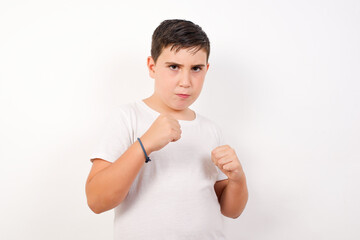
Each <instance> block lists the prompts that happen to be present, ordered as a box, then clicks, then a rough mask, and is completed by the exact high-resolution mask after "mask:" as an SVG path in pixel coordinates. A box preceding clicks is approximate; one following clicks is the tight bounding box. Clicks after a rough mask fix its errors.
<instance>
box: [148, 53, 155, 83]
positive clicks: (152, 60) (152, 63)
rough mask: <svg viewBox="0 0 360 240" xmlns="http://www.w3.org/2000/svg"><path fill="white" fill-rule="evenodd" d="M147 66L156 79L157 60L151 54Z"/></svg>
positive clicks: (152, 76)
mask: <svg viewBox="0 0 360 240" xmlns="http://www.w3.org/2000/svg"><path fill="white" fill-rule="evenodd" d="M147 67H148V69H149V76H150V77H151V78H154V79H155V62H154V59H153V58H152V57H151V56H149V57H148V58H147Z"/></svg>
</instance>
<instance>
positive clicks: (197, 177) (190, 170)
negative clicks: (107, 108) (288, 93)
mask: <svg viewBox="0 0 360 240" xmlns="http://www.w3.org/2000/svg"><path fill="white" fill-rule="evenodd" d="M159 115H160V114H159V113H158V112H156V111H155V110H153V109H152V108H150V107H149V106H148V105H146V104H145V103H144V102H143V101H142V100H138V101H135V102H133V103H129V104H123V105H121V106H119V107H116V108H115V109H114V112H113V113H111V114H110V118H109V121H108V123H107V125H106V127H105V131H104V134H103V137H102V138H101V140H100V142H99V144H98V145H97V148H96V149H95V151H94V152H93V154H92V155H91V158H90V159H94V158H101V159H104V160H107V161H109V162H114V161H116V160H117V159H118V158H119V157H120V156H121V155H122V154H123V153H124V152H125V151H126V150H127V149H128V148H129V147H130V146H131V145H132V144H133V143H134V142H135V141H137V138H138V137H141V136H142V135H143V134H144V133H145V132H146V131H147V130H148V129H149V127H150V126H151V124H152V123H153V122H154V121H155V119H156V118H157V117H158V116H159ZM179 124H180V126H181V131H182V134H181V138H180V139H179V140H178V141H176V142H171V143H169V144H168V145H166V146H165V147H164V148H162V149H161V150H159V151H155V152H152V153H151V154H150V155H149V157H150V159H151V161H150V162H148V163H144V165H143V167H142V168H141V169H140V172H139V174H138V175H137V177H136V178H135V180H134V182H133V184H132V186H131V188H130V190H129V193H128V194H127V196H126V198H125V199H124V200H123V202H121V203H120V204H119V205H118V206H117V207H116V208H115V218H114V239H116V240H135V239H136V240H143V239H151V240H159V239H166V240H180V239H181V240H192V239H194V240H195V239H196V240H201V239H206V240H211V239H214V240H215V239H216V240H222V239H225V237H224V234H223V215H222V214H221V212H220V204H219V202H218V199H217V196H216V193H215V190H214V184H215V182H216V181H219V180H223V179H227V176H226V175H225V174H224V173H223V172H222V171H221V170H220V169H219V168H218V167H217V166H216V165H215V164H214V163H213V162H212V161H211V151H212V150H213V149H214V148H216V147H217V146H219V145H222V144H223V143H222V135H221V132H220V129H219V127H218V126H217V125H216V124H215V123H213V122H212V121H210V120H208V119H207V118H205V117H203V116H201V115H199V114H196V118H195V120H192V121H186V120H179ZM144 161H145V157H144ZM114 184H116V183H114Z"/></svg>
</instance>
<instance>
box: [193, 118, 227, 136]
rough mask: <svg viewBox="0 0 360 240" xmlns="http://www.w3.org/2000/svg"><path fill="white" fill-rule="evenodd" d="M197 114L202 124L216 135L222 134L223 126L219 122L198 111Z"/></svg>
mask: <svg viewBox="0 0 360 240" xmlns="http://www.w3.org/2000/svg"><path fill="white" fill-rule="evenodd" d="M196 116H197V118H198V121H199V124H200V126H202V127H206V128H208V129H209V130H210V131H213V132H214V133H215V134H216V135H219V134H220V132H221V128H220V125H219V124H218V123H217V122H215V121H214V120H212V119H210V118H208V117H205V116H204V115H202V114H198V113H196Z"/></svg>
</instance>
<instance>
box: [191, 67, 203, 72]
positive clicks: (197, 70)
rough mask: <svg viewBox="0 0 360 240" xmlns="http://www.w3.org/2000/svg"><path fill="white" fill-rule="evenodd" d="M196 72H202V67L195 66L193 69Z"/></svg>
mask: <svg viewBox="0 0 360 240" xmlns="http://www.w3.org/2000/svg"><path fill="white" fill-rule="evenodd" d="M192 69H193V70H194V71H195V72H199V71H201V69H202V68H201V67H198V66H195V67H193V68H192Z"/></svg>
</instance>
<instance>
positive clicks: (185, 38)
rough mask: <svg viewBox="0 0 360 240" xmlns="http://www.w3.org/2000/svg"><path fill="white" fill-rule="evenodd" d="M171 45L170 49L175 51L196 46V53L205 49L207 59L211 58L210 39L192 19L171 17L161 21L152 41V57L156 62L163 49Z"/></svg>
mask: <svg viewBox="0 0 360 240" xmlns="http://www.w3.org/2000/svg"><path fill="white" fill-rule="evenodd" d="M169 45H171V48H170V50H173V49H174V48H175V52H178V51H179V50H180V49H183V48H194V51H193V52H194V53H196V52H197V51H199V50H200V49H204V50H205V52H206V55H207V58H206V61H208V60H209V55H210V41H209V39H208V37H207V35H206V33H205V32H204V31H203V30H202V28H201V27H200V26H199V25H196V24H194V23H193V22H191V21H187V20H181V19H169V20H165V21H163V22H161V23H160V25H159V26H158V27H157V28H156V29H155V31H154V33H153V35H152V42H151V57H152V58H153V59H154V62H155V63H156V61H157V59H158V57H159V56H160V54H161V52H162V50H163V49H164V48H166V47H168V46H169Z"/></svg>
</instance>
